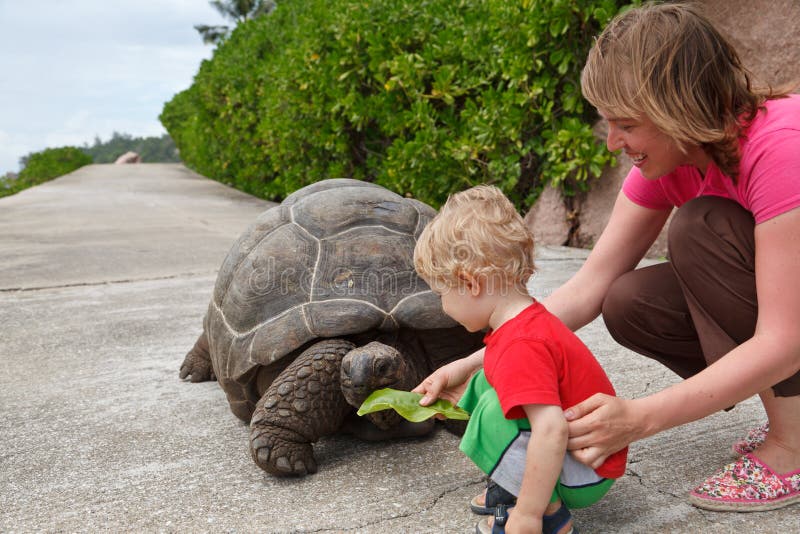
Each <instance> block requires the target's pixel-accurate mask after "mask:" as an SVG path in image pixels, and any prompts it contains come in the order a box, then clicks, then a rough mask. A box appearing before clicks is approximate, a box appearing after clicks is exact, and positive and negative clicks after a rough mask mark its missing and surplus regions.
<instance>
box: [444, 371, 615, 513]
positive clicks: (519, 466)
mask: <svg viewBox="0 0 800 534" xmlns="http://www.w3.org/2000/svg"><path fill="white" fill-rule="evenodd" d="M458 405H459V406H460V407H461V408H463V409H464V410H466V411H468V412H469V413H470V419H469V423H468V425H467V430H466V432H465V433H464V437H463V438H462V439H461V444H460V445H459V448H460V449H461V450H462V451H463V452H464V453H465V454H466V455H467V456H469V457H470V459H471V460H472V461H473V462H475V464H476V465H477V466H478V467H479V468H480V469H481V470H482V471H483V472H484V473H486V474H487V475H489V477H490V478H491V479H492V480H494V481H495V482H496V483H497V484H499V485H500V486H501V487H502V488H503V489H505V490H506V491H508V492H509V493H511V494H513V495H519V490H520V488H521V487H522V475H523V473H524V472H525V459H526V454H527V451H528V442H529V441H530V438H531V425H530V423H529V422H528V419H527V418H523V419H506V418H505V416H504V415H503V410H502V408H501V407H500V401H499V399H498V398H497V393H496V392H495V390H494V388H492V386H490V385H489V382H487V381H486V376H485V375H484V374H483V370H481V371H479V372H478V373H476V374H475V376H473V377H472V379H471V380H470V382H469V384H468V385H467V390H466V391H465V392H464V396H463V397H461V400H460V401H459V403H458ZM613 484H614V479H613V478H603V477H601V476H600V475H598V474H597V473H596V472H595V470H594V469H592V468H591V467H588V466H585V465H583V464H582V463H580V462H578V461H577V460H575V459H574V458H573V457H572V456H571V455H570V454H569V453H567V454H566V455H565V457H564V465H563V466H562V468H561V474H560V476H559V477H558V483H557V484H556V487H555V488H554V489H553V497H552V498H551V501H555V500H556V499H561V501H562V502H563V503H564V504H565V505H566V507H567V508H583V507H586V506H590V505H592V504H594V503H596V502H597V501H599V500H600V499H601V498H602V497H603V496H604V495H605V494H606V493H607V492H608V490H609V489H610V488H611V486H612V485H613Z"/></svg>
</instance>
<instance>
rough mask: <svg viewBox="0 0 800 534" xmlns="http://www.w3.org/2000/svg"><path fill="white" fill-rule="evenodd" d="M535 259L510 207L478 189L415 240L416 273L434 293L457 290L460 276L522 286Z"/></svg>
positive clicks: (455, 198)
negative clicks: (455, 288)
mask: <svg viewBox="0 0 800 534" xmlns="http://www.w3.org/2000/svg"><path fill="white" fill-rule="evenodd" d="M533 256H534V251H533V235H532V234H531V231H530V230H529V229H528V228H527V227H526V226H525V223H524V222H523V220H522V217H520V215H519V213H517V210H516V209H515V208H514V206H513V204H511V202H510V201H509V200H508V199H507V198H506V197H505V195H503V193H502V192H501V191H500V190H499V189H498V188H497V187H494V186H488V185H479V186H477V187H473V188H471V189H468V190H466V191H462V192H460V193H456V194H454V195H451V196H450V197H449V198H448V199H447V202H446V203H445V205H444V206H442V209H441V210H440V211H439V214H438V215H436V217H435V218H434V219H433V220H432V221H431V222H430V223H429V224H428V226H427V227H425V230H423V232H422V234H421V235H420V236H419V239H418V240H417V245H416V248H415V249H414V267H415V268H416V269H417V272H418V273H419V274H420V276H422V278H424V279H425V280H426V281H428V282H429V283H430V284H431V285H432V286H434V289H436V288H437V287H438V288H440V289H444V288H452V287H456V286H458V285H459V281H460V275H464V274H466V275H470V276H472V277H474V278H480V277H485V278H486V279H489V280H492V281H493V282H494V281H499V282H501V283H502V284H505V285H507V286H512V285H513V286H519V285H523V286H524V285H525V283H526V282H527V280H528V278H530V276H531V275H532V274H533V271H534V261H533Z"/></svg>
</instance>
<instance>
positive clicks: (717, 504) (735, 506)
mask: <svg viewBox="0 0 800 534" xmlns="http://www.w3.org/2000/svg"><path fill="white" fill-rule="evenodd" d="M798 502H800V493H798V494H796V495H790V496H788V497H783V498H781V499H775V500H772V501H768V502H737V501H717V500H713V499H706V498H702V497H697V496H695V495H693V494H689V503H691V504H692V505H693V506H696V507H697V508H702V509H703V510H711V511H713V512H766V511H768V510H778V509H779V508H785V507H786V506H791V505H792V504H796V503H798Z"/></svg>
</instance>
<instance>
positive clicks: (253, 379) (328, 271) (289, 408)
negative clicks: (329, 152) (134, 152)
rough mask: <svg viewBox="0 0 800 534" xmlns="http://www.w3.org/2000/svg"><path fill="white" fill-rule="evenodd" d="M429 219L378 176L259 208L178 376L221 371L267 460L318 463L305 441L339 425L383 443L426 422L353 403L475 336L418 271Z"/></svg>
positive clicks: (417, 377) (294, 467)
mask: <svg viewBox="0 0 800 534" xmlns="http://www.w3.org/2000/svg"><path fill="white" fill-rule="evenodd" d="M434 215H435V211H434V210H433V209H432V208H431V207H429V206H427V205H425V204H423V203H422V202H419V201H416V200H413V199H408V198H403V197H401V196H399V195H397V194H395V193H392V192H390V191H388V190H387V189H384V188H383V187H380V186H377V185H374V184H370V183H366V182H361V181H358V180H350V179H334V180H324V181H321V182H317V183H315V184H312V185H309V186H307V187H304V188H303V189H300V190H298V191H296V192H295V193H293V194H291V195H289V196H288V197H286V199H285V200H284V201H283V202H282V203H281V204H280V205H278V206H275V207H273V208H270V209H268V210H267V211H265V212H264V213H263V214H262V215H261V216H259V218H258V219H257V220H256V221H255V222H254V223H253V224H252V225H251V226H250V227H249V228H248V229H247V230H246V231H245V232H244V233H243V234H242V235H241V237H239V239H238V240H237V241H236V243H235V244H234V245H233V247H232V248H231V250H230V252H229V253H228V256H227V257H226V258H225V260H224V262H223V264H222V267H221V268H220V272H219V275H218V277H217V282H216V285H215V287H214V293H213V297H212V299H211V303H210V304H209V306H208V311H207V313H206V315H205V319H204V321H203V333H202V334H201V335H200V337H199V339H198V340H197V342H196V343H195V345H194V347H193V348H192V349H191V350H190V351H189V353H188V354H187V355H186V358H185V360H184V362H183V365H182V366H181V370H180V376H181V378H186V377H191V380H192V381H195V382H196V381H201V380H209V379H213V378H214V377H216V379H217V380H218V381H219V384H220V386H221V387H222V389H223V390H224V391H225V393H226V395H227V397H228V401H229V403H230V407H231V410H232V411H233V413H234V414H236V416H237V417H239V418H240V419H242V420H243V421H245V422H248V423H250V427H251V432H250V452H251V454H252V456H253V459H254V460H255V462H256V463H257V464H258V465H259V466H260V467H261V468H263V469H264V470H266V471H267V472H269V473H273V474H276V475H305V474H307V473H314V472H316V470H317V463H316V461H315V459H314V454H313V449H312V443H314V442H315V441H317V440H318V439H319V438H320V437H322V436H325V435H330V434H332V433H334V432H337V431H349V432H352V433H355V434H356V435H359V436H361V437H364V438H366V439H383V438H390V437H399V436H410V435H421V434H425V433H427V432H429V431H430V430H431V429H432V428H433V424H434V423H433V421H432V420H431V421H427V422H424V423H416V424H412V423H409V422H407V421H404V420H402V419H401V418H400V417H399V416H398V415H397V414H396V413H395V412H394V411H391V410H389V411H383V412H377V413H374V414H370V415H368V416H366V417H365V418H362V419H359V418H357V417H355V416H354V413H355V410H356V409H357V408H358V406H359V405H360V404H361V402H362V401H363V400H364V399H365V398H366V397H367V396H368V395H369V394H370V393H371V392H372V391H374V390H376V389H380V388H384V387H392V388H395V389H402V390H409V389H411V388H413V387H414V386H415V385H416V384H418V383H419V382H420V381H421V380H422V379H423V378H424V377H425V376H426V375H427V374H428V373H430V372H431V371H432V370H433V369H434V368H436V367H438V366H440V365H442V364H444V363H446V362H448V361H452V360H453V359H455V358H458V357H461V356H463V355H465V354H467V353H469V352H471V351H473V350H475V349H477V348H478V347H479V346H480V345H481V342H482V336H481V334H480V333H475V334H471V333H469V332H467V331H466V330H464V329H463V328H462V327H461V326H460V325H458V324H457V323H455V322H454V321H453V320H452V319H450V318H449V317H447V316H446V315H445V314H444V312H443V311H442V308H441V301H440V299H439V297H437V296H436V295H435V294H434V293H433V292H432V291H431V290H430V288H429V287H428V286H427V284H426V283H425V282H424V281H423V280H422V279H420V278H419V277H418V276H417V274H416V272H415V271H414V266H413V251H414V245H415V243H416V238H417V237H418V236H419V234H420V232H421V231H422V229H423V228H424V227H425V225H426V224H427V223H428V221H430V219H431V218H432V217H433V216H434Z"/></svg>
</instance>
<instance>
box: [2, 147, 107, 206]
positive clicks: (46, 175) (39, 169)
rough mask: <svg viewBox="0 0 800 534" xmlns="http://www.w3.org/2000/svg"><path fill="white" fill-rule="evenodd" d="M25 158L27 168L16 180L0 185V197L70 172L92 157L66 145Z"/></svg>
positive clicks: (90, 160)
mask: <svg viewBox="0 0 800 534" xmlns="http://www.w3.org/2000/svg"><path fill="white" fill-rule="evenodd" d="M23 160H24V161H25V168H24V169H22V171H20V173H19V176H18V177H17V178H16V179H15V180H6V181H5V185H4V186H3V187H0V197H2V196H7V195H13V194H14V193H17V192H19V191H22V190H23V189H27V188H29V187H33V186H34V185H39V184H41V183H44V182H47V181H49V180H52V179H53V178H58V177H59V176H62V175H64V174H68V173H70V172H72V171H74V170H75V169H79V168H81V167H83V166H84V165H88V164H90V163H91V162H92V157H91V156H88V155H86V154H84V153H83V151H82V150H81V149H80V148H77V147H74V146H65V147H61V148H48V149H45V150H42V151H41V152H35V153H33V154H29V155H27V156H26V157H24V158H23Z"/></svg>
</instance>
